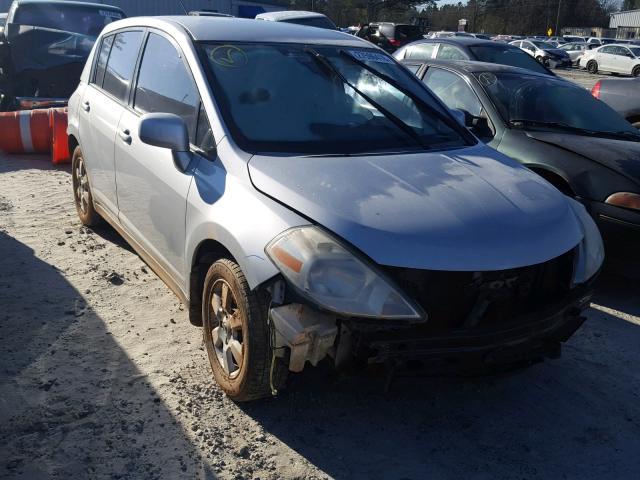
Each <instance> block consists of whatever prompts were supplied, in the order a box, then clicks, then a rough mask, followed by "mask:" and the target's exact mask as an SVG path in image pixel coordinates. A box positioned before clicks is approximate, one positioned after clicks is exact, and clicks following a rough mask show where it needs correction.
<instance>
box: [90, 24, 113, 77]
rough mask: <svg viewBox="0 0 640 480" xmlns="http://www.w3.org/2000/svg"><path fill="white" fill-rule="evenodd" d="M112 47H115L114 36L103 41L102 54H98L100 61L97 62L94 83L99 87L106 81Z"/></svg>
mask: <svg viewBox="0 0 640 480" xmlns="http://www.w3.org/2000/svg"><path fill="white" fill-rule="evenodd" d="M111 45H113V35H109V36H108V37H104V38H103V39H102V44H101V45H100V52H99V53H98V61H97V62H96V71H95V73H94V74H93V83H95V84H96V85H98V86H99V87H102V80H103V79H104V71H105V67H106V66H107V59H108V58H109V52H111Z"/></svg>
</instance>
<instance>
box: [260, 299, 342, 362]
mask: <svg viewBox="0 0 640 480" xmlns="http://www.w3.org/2000/svg"><path fill="white" fill-rule="evenodd" d="M270 313H271V319H272V321H273V326H274V328H275V331H276V338H275V343H276V345H275V346H276V349H281V348H282V347H288V348H289V349H290V350H291V355H290V360H289V370H291V371H292V372H301V371H302V369H303V368H304V365H305V363H306V362H307V361H309V362H310V363H311V365H313V366H314V367H315V366H316V365H317V364H318V362H319V361H320V360H322V359H323V358H324V357H325V356H326V355H327V354H328V353H330V351H331V350H332V349H333V344H334V343H335V340H336V335H337V334H338V328H337V326H336V319H335V317H332V316H331V315H326V314H323V313H320V312H316V311H314V310H312V309H311V308H309V307H306V306H305V305H301V304H298V303H293V304H289V305H283V306H281V307H276V308H272V309H271V312H270Z"/></svg>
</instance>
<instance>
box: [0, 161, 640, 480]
mask: <svg viewBox="0 0 640 480" xmlns="http://www.w3.org/2000/svg"><path fill="white" fill-rule="evenodd" d="M70 183H71V181H70V175H69V169H68V168H64V167H63V168H54V167H52V166H51V165H50V164H49V163H48V161H47V160H46V159H44V158H40V157H23V158H20V157H15V156H14V157H8V156H0V340H1V341H2V344H3V348H2V350H0V362H1V366H0V477H2V478H23V479H40V478H61V479H63V478H64V479H67V478H92V479H93V478H97V479H102V478H132V479H141V478H167V479H173V478H203V479H210V478H261V479H265V478H267V479H268V478H299V479H302V478H305V479H306V478H326V477H335V478H374V479H375V478H397V479H401V478H403V479H409V478H413V479H416V478H429V477H430V478H551V477H552V478H598V479H601V478H631V477H636V476H637V474H638V471H640V456H639V455H638V452H640V375H638V365H640V349H639V348H638V345H640V284H638V283H630V282H627V281H623V280H621V279H619V278H617V277H615V276H605V277H603V278H602V282H601V284H600V291H599V294H598V296H597V301H596V304H595V305H594V306H593V308H592V309H591V310H590V311H589V312H588V321H587V322H586V324H585V326H584V327H583V328H582V329H581V330H580V331H579V332H578V334H577V335H576V336H575V337H573V339H572V340H571V341H570V342H569V343H568V345H567V346H566V348H565V351H564V356H563V358H562V359H560V360H556V361H552V362H548V363H545V364H543V365H538V366H535V367H532V368H530V369H529V370H527V371H524V372H519V373H517V374H511V375H506V376H500V377H491V378H481V379H442V378H441V379H435V378H431V379H419V380H415V379H406V378H405V379H399V380H398V381H397V382H396V383H395V385H394V387H393V389H392V391H391V392H390V393H389V394H388V395H384V394H383V381H382V379H381V378H380V377H378V376H375V375H371V374H370V375H361V376H356V377H353V376H341V377H335V376H331V375H329V374H328V373H326V372H324V371H323V370H321V369H320V370H316V371H309V372H308V374H307V375H304V376H302V377H297V378H294V379H293V383H292V385H291V387H290V388H289V389H288V390H286V391H284V392H282V393H281V395H280V396H279V398H277V399H271V400H266V401H263V402H259V403H254V404H250V405H242V406H237V405H235V404H233V403H232V402H230V401H228V400H227V399H226V398H225V397H224V396H223V395H222V393H221V392H220V390H218V389H217V388H216V386H215V385H214V384H213V381H212V378H211V375H210V373H209V368H208V365H207V362H206V355H205V352H204V351H203V347H202V344H201V337H200V330H199V329H197V328H195V327H191V326H190V325H189V323H188V320H187V313H186V311H185V310H184V308H183V306H182V305H180V304H179V303H178V302H177V300H176V299H175V298H174V296H173V294H172V293H171V292H170V291H169V290H168V288H166V287H165V286H164V284H163V283H162V282H161V281H160V280H159V279H158V278H157V277H156V276H155V275H154V274H153V272H151V271H150V269H149V268H148V267H146V266H145V264H144V263H143V262H142V261H141V260H140V258H139V257H138V256H137V255H135V254H134V253H132V251H131V250H130V249H129V248H128V247H127V246H126V245H125V243H124V242H123V240H122V239H121V238H120V237H119V236H118V235H117V234H116V233H115V232H114V231H113V230H111V229H109V228H103V229H100V230H97V231H95V232H93V231H90V230H88V229H86V228H83V227H81V226H80V224H79V222H78V220H77V218H76V215H75V211H74V208H73V204H72V197H71V186H70Z"/></svg>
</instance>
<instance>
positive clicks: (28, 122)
mask: <svg viewBox="0 0 640 480" xmlns="http://www.w3.org/2000/svg"><path fill="white" fill-rule="evenodd" d="M50 146H51V130H50V128H49V110H48V109H42V110H20V111H17V112H2V113H0V150H2V151H3V152H6V153H46V152H48V151H49V148H50Z"/></svg>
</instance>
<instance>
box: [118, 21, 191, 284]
mask: <svg viewBox="0 0 640 480" xmlns="http://www.w3.org/2000/svg"><path fill="white" fill-rule="evenodd" d="M132 107H133V108H132V109H128V110H127V111H125V112H124V114H123V115H122V117H121V118H120V123H119V125H118V138H117V140H116V149H115V150H116V183H117V187H118V205H119V207H120V213H119V220H120V222H121V223H122V224H123V226H124V227H125V228H126V229H127V230H128V231H129V232H130V233H131V234H132V235H133V236H134V238H135V240H137V241H138V243H140V245H141V246H142V248H144V249H145V250H146V251H147V253H149V254H150V255H152V256H153V257H154V258H155V259H156V260H158V261H159V263H161V265H162V266H163V267H164V268H165V270H167V272H168V273H169V274H170V275H171V276H172V277H173V278H174V280H176V281H178V282H180V284H184V283H183V282H184V277H185V275H186V270H187V269H186V268H185V264H184V251H185V215H186V206H187V194H188V192H189V187H190V185H191V181H192V175H191V171H192V167H193V166H194V164H195V163H197V161H198V159H199V156H198V154H196V153H194V154H193V160H192V162H191V163H192V164H191V165H190V167H191V168H188V169H187V170H186V171H184V172H183V171H180V169H178V168H177V167H176V165H174V162H173V156H172V152H171V151H170V150H169V149H166V148H160V147H154V146H151V145H147V144H144V143H142V142H141V141H140V138H139V136H138V128H139V125H140V118H141V117H142V115H144V114H145V113H152V112H163V113H174V114H176V115H178V116H180V117H181V118H183V119H184V121H185V122H186V124H187V128H188V129H189V136H190V141H191V143H192V144H195V143H196V140H195V136H196V127H197V123H198V114H199V109H200V97H199V95H198V91H197V88H196V86H195V82H194V80H193V77H192V75H191V72H190V70H189V69H188V66H187V65H186V64H185V62H184V60H183V58H182V55H181V53H180V52H179V50H178V48H177V46H176V45H175V44H174V42H173V41H172V40H171V39H169V38H168V37H166V36H163V34H160V33H156V32H153V31H152V32H150V33H149V36H148V39H147V42H146V46H145V47H144V53H143V55H142V60H141V63H140V69H139V74H138V81H137V84H136V87H135V92H134V97H133V102H132Z"/></svg>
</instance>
